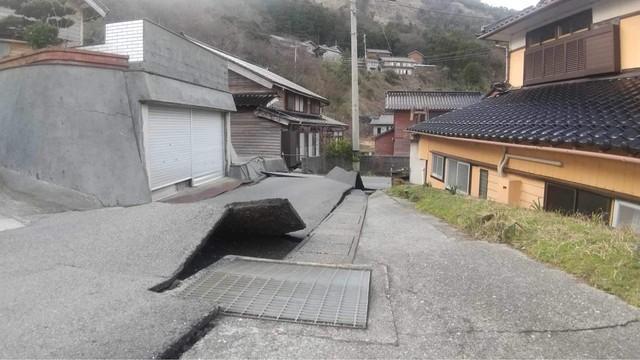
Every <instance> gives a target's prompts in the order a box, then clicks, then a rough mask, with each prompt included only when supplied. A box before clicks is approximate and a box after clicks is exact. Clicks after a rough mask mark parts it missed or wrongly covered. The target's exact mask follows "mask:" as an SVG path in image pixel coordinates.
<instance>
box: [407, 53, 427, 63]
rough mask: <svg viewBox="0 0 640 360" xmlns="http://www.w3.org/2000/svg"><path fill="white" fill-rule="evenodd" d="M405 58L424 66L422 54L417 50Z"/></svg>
mask: <svg viewBox="0 0 640 360" xmlns="http://www.w3.org/2000/svg"><path fill="white" fill-rule="evenodd" d="M407 57H408V58H410V59H413V61H414V62H415V63H416V64H424V54H423V53H421V52H420V51H418V50H413V51H411V52H410V53H409V54H407Z"/></svg>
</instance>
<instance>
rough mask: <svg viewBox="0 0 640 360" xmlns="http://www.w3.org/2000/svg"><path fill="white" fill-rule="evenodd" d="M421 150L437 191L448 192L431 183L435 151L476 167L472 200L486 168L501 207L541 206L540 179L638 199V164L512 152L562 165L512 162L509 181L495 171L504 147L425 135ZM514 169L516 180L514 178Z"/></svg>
mask: <svg viewBox="0 0 640 360" xmlns="http://www.w3.org/2000/svg"><path fill="white" fill-rule="evenodd" d="M505 145H506V144H505ZM419 151H420V157H421V159H425V160H429V169H428V176H429V178H428V180H429V181H430V182H431V184H432V185H433V186H434V187H436V188H444V185H443V184H442V183H441V182H439V181H437V180H435V179H433V178H431V155H430V154H431V152H436V153H439V154H444V155H449V156H451V157H454V158H459V159H461V160H467V161H470V162H471V163H472V165H473V166H472V173H471V179H472V180H471V181H472V183H471V195H473V196H478V182H479V172H480V170H479V169H481V168H487V169H488V170H489V188H488V197H489V199H492V200H495V201H499V202H503V203H512V204H514V205H520V206H524V207H528V206H530V205H531V203H532V202H535V201H536V200H539V201H540V203H542V202H543V199H544V181H543V180H542V179H553V180H555V181H558V182H561V183H568V184H579V185H582V186H584V187H586V188H594V189H596V190H597V189H600V190H603V191H611V192H616V193H619V194H624V195H629V196H630V197H635V198H640V185H639V184H640V182H639V181H640V165H637V164H630V163H624V162H621V161H613V160H605V159H598V158H594V157H590V156H582V155H570V154H561V153H554V152H548V151H543V150H536V149H517V148H510V149H509V150H508V152H509V154H513V155H521V156H528V157H534V158H539V159H545V160H552V161H560V162H561V163H562V166H561V167H556V166H552V165H545V164H540V163H535V162H531V161H524V160H514V159H511V160H509V163H508V164H507V166H506V168H505V173H506V177H504V178H501V177H499V176H498V174H497V172H496V168H497V164H498V162H499V161H500V159H501V158H502V154H503V151H504V146H502V145H487V144H474V143H471V142H465V141H460V140H455V139H441V138H434V137H429V136H421V137H420V149H419ZM484 166H486V167H484ZM510 170H511V172H509V171H510ZM514 170H515V171H517V174H518V175H516V174H514V172H513V171H514ZM520 173H526V174H531V176H520V175H519V174H520ZM514 189H515V190H514ZM514 192H515V194H514Z"/></svg>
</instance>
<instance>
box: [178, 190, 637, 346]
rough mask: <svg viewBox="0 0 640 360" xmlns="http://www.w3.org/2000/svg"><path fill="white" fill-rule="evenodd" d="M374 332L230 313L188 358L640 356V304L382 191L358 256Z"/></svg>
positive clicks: (373, 205)
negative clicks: (364, 267)
mask: <svg viewBox="0 0 640 360" xmlns="http://www.w3.org/2000/svg"><path fill="white" fill-rule="evenodd" d="M355 262H356V263H362V264H371V265H373V268H374V273H373V283H372V296H371V303H370V311H369V327H368V329H367V330H348V329H337V328H329V327H317V326H308V325H296V324H287V323H276V322H268V321H259V320H251V319H241V318H232V317H222V318H219V319H217V320H215V327H214V328H213V329H212V330H211V332H210V333H209V334H208V335H207V336H205V337H204V338H203V339H201V340H200V341H199V342H198V343H197V344H196V345H195V346H194V347H193V348H192V349H191V350H190V351H188V352H187V353H185V354H184V355H183V357H184V358H213V357H215V358H464V357H472V358H637V357H638V356H639V355H640V323H639V319H640V311H639V310H638V309H637V308H634V307H631V306H629V305H627V304H626V303H624V302H622V301H621V300H619V299H618V298H616V297H613V296H611V295H608V294H606V293H604V292H601V291H599V290H596V289H593V288H591V287H589V286H587V285H585V284H583V283H581V282H580V281H577V280H576V279H574V278H572V277H571V276H569V275H567V274H565V273H564V272H562V271H559V270H555V269H552V268H550V267H547V266H545V265H543V264H540V263H538V262H535V261H533V260H531V259H529V258H527V257H525V256H523V255H522V254H521V253H519V252H517V251H515V250H513V249H510V248H508V247H506V246H503V245H498V244H490V243H486V242H482V241H473V240H470V239H468V238H466V237H465V236H464V235H461V234H459V233H458V232H456V231H455V230H453V229H452V228H450V227H449V226H447V225H446V224H443V223H442V222H440V221H438V220H437V219H435V218H433V217H430V216H425V215H421V214H419V213H418V212H416V211H415V210H414V209H413V207H412V206H411V205H408V204H405V203H400V202H398V201H396V200H394V199H391V198H389V197H388V196H386V195H384V194H382V193H376V194H374V195H372V196H371V197H370V199H369V204H368V209H367V216H366V220H365V225H364V229H363V232H362V236H361V238H360V243H359V246H358V250H357V255H356V258H355Z"/></svg>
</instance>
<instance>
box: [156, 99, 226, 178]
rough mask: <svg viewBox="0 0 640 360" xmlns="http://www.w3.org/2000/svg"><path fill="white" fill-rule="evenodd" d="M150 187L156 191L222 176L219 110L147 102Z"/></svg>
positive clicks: (221, 134)
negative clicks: (185, 182) (182, 183)
mask: <svg viewBox="0 0 640 360" xmlns="http://www.w3.org/2000/svg"><path fill="white" fill-rule="evenodd" d="M145 138H146V146H145V149H146V152H147V163H148V167H149V168H148V172H149V186H150V188H151V190H157V189H160V188H163V187H166V186H169V185H172V184H176V183H179V182H183V181H186V180H192V184H193V185H194V186H196V185H199V184H201V183H203V182H206V181H209V180H213V179H217V178H220V177H222V176H224V169H225V141H224V116H223V114H222V113H220V112H214V111H203V110H195V109H194V110H192V109H188V108H178V107H168V106H160V105H149V118H148V124H147V128H146V133H145Z"/></svg>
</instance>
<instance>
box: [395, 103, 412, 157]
mask: <svg viewBox="0 0 640 360" xmlns="http://www.w3.org/2000/svg"><path fill="white" fill-rule="evenodd" d="M393 124H394V128H393V132H394V134H393V155H394V156H409V150H410V147H411V140H410V137H409V134H408V133H407V132H405V130H406V129H407V128H409V127H410V126H412V125H415V122H414V121H413V119H411V111H396V112H395V113H394V115H393Z"/></svg>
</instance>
